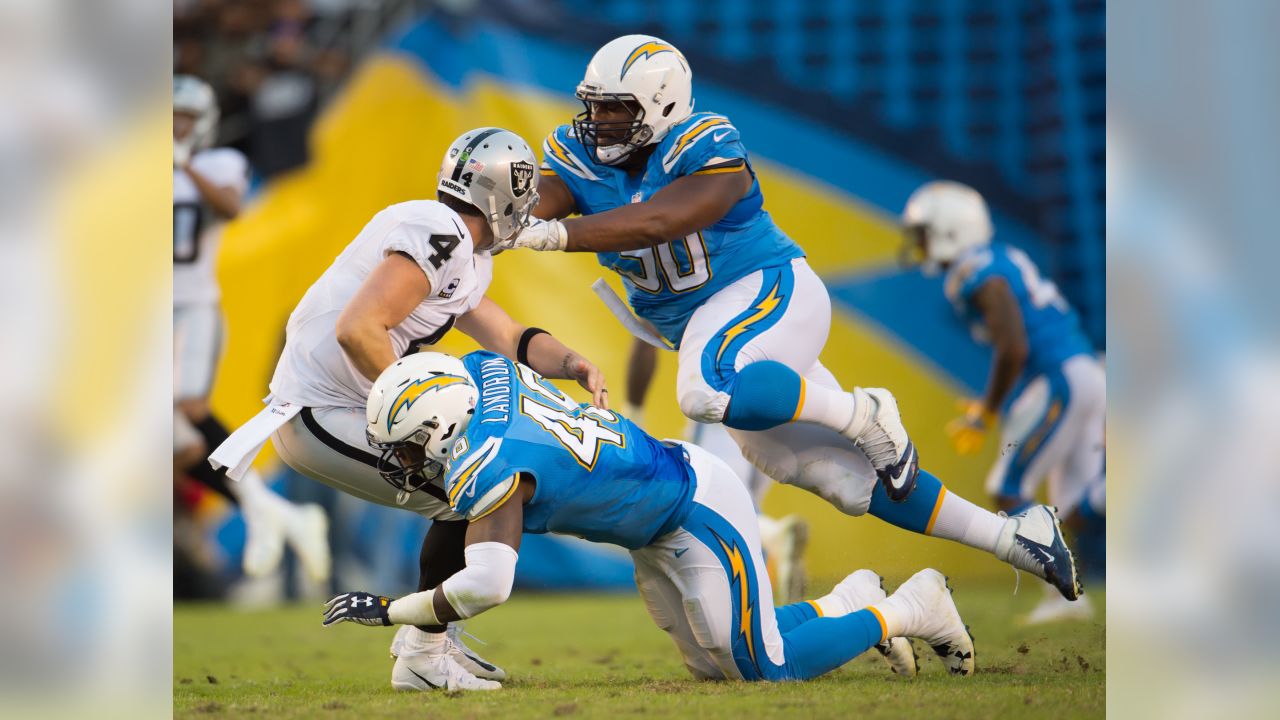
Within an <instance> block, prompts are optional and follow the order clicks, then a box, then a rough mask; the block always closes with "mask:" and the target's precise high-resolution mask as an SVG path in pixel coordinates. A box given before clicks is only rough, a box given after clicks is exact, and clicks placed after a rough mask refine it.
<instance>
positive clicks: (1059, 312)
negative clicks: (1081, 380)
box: [945, 243, 1093, 383]
mask: <svg viewBox="0 0 1280 720" xmlns="http://www.w3.org/2000/svg"><path fill="white" fill-rule="evenodd" d="M997 277H998V278H1004V280H1005V282H1007V283H1008V284H1009V289H1010V290H1011V291H1012V292H1013V296H1014V298H1016V299H1017V301H1018V309H1019V310H1020V311H1021V312H1022V323H1023V326H1024V327H1025V328H1026V332H1027V347H1028V350H1029V355H1028V356H1027V364H1026V367H1025V368H1024V370H1023V373H1022V377H1021V378H1020V379H1019V381H1020V382H1021V383H1025V382H1026V381H1027V380H1029V379H1031V378H1032V377H1035V376H1036V375H1040V374H1043V373H1045V372H1048V371H1050V370H1052V369H1054V368H1056V367H1057V366H1058V365H1061V364H1062V362H1063V361H1065V360H1066V359H1067V358H1070V357H1074V356H1076V355H1080V354H1084V353H1091V352H1093V348H1092V347H1090V345H1089V340H1088V339H1087V338H1085V336H1084V333H1083V332H1082V331H1081V330H1080V319H1079V318H1078V317H1077V316H1076V312H1075V310H1072V309H1071V306H1070V305H1068V304H1067V301H1066V300H1065V299H1064V298H1063V297H1062V295H1061V293H1059V292H1058V287H1057V286H1056V285H1054V284H1053V282H1052V281H1051V280H1046V279H1045V278H1042V277H1041V276H1040V272H1039V271H1038V270H1037V269H1036V266H1035V265H1034V264H1033V263H1032V262H1031V259H1030V258H1028V257H1027V256H1026V254H1025V253H1023V252H1022V251H1021V250H1019V249H1017V248H1015V247H1011V246H1009V245H1006V244H1004V243H992V244H991V245H990V246H987V247H978V248H973V249H970V250H969V251H967V252H965V253H964V254H962V255H961V256H960V257H959V258H957V260H956V262H955V263H954V264H953V265H952V266H951V269H950V270H948V271H947V276H946V282H945V289H946V293H947V299H948V300H950V301H951V305H952V307H954V308H955V311H956V313H957V314H958V315H959V316H960V318H961V319H963V320H964V321H965V322H967V323H968V324H969V329H970V332H971V333H972V334H973V337H974V339H976V340H978V341H979V342H982V343H986V342H989V336H988V333H987V328H986V326H985V324H984V323H983V319H982V313H981V311H980V310H979V309H978V308H977V307H976V306H975V305H974V303H973V302H972V298H973V295H974V293H975V292H977V290H978V288H979V287H981V286H982V285H983V284H984V283H986V282H987V281H988V280H991V279H992V278H997Z"/></svg>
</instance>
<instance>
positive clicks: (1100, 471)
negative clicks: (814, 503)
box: [903, 181, 1107, 622]
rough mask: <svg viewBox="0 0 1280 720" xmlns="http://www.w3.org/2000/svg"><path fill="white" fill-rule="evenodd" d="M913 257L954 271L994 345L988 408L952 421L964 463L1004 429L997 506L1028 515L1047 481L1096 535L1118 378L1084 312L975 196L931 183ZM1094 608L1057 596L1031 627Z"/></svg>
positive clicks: (952, 277)
mask: <svg viewBox="0 0 1280 720" xmlns="http://www.w3.org/2000/svg"><path fill="white" fill-rule="evenodd" d="M903 224H904V226H905V228H906V231H907V235H908V243H909V244H908V248H907V249H908V250H909V251H910V252H912V253H914V254H916V255H918V257H919V258H920V259H921V260H922V261H923V269H924V271H925V272H926V274H936V273H937V272H939V271H944V272H945V273H946V276H945V283H944V290H945V292H946V295H947V299H948V300H949V301H950V302H951V305H952V307H954V308H955V311H956V315H957V317H958V318H959V319H960V320H961V321H962V322H964V323H965V324H967V325H968V326H969V328H970V332H971V333H972V335H973V337H974V338H975V339H976V340H978V341H979V342H983V343H988V344H990V345H991V346H992V348H993V358H992V363H991V372H990V375H989V378H988V380H987V387H986V391H985V393H984V394H983V397H982V398H981V399H980V400H975V401H972V402H969V403H968V404H967V412H966V413H965V415H964V416H963V417H961V418H958V419H957V420H955V421H954V422H952V423H951V424H950V425H949V426H948V427H947V431H948V434H949V435H950V436H951V439H952V442H953V444H954V445H955V447H956V450H957V451H958V452H959V453H961V454H970V453H974V452H977V451H978V450H979V449H980V447H981V445H982V441H983V436H984V435H985V433H986V432H987V431H988V430H990V429H992V428H994V427H995V426H996V424H997V420H998V421H999V424H1000V425H1002V431H1001V437H1000V447H1002V448H1010V449H1011V451H1010V452H1002V453H1000V456H999V458H998V459H997V460H996V464H995V465H994V466H993V467H992V468H991V472H990V473H989V474H988V476H987V492H988V493H990V494H991V496H992V498H993V499H994V500H995V502H996V504H997V505H998V506H999V507H1000V508H1001V509H1002V510H1005V511H1007V512H1010V513H1017V512H1019V511H1021V510H1023V509H1025V508H1027V507H1028V506H1030V505H1031V504H1032V503H1033V502H1035V496H1036V492H1037V490H1038V489H1039V487H1040V485H1041V484H1042V483H1044V481H1045V479H1047V478H1049V477H1050V476H1054V477H1056V480H1055V481H1054V482H1050V483H1049V493H1048V494H1049V502H1050V503H1051V504H1053V505H1056V506H1057V508H1058V511H1059V512H1060V513H1061V514H1062V516H1063V517H1064V518H1066V519H1067V522H1068V524H1071V525H1073V526H1075V527H1077V529H1080V530H1087V529H1091V528H1099V527H1101V526H1102V524H1103V521H1104V518H1105V514H1106V470H1105V464H1106V457H1105V455H1106V449H1105V443H1104V436H1105V428H1106V411H1107V384H1106V383H1107V381H1106V373H1105V371H1104V370H1103V368H1102V364H1101V363H1099V362H1098V360H1097V359H1096V358H1095V357H1094V355H1093V348H1092V347H1091V345H1090V343H1089V340H1088V339H1087V338H1086V337H1085V336H1084V333H1083V332H1082V331H1081V329H1080V321H1079V318H1078V317H1077V316H1076V313H1075V310H1073V309H1072V308H1071V306H1070V305H1068V304H1067V301H1066V300H1065V299H1064V298H1063V297H1062V295H1061V293H1059V292H1058V288H1057V286H1056V285H1054V283H1053V282H1052V281H1050V280H1048V279H1046V278H1044V277H1042V276H1041V275H1040V272H1039V270H1037V269H1036V266H1035V265H1034V264H1032V262H1031V260H1030V259H1029V258H1028V257H1027V256H1026V254H1025V253H1023V252H1022V251H1021V250H1019V249H1018V248H1015V247H1012V246H1010V245H1007V244H1005V243H1001V242H992V236H993V235H994V228H993V227H992V224H991V215H990V213H989V212H988V211H987V205H986V202H985V201H984V200H983V199H982V196H981V195H980V194H979V193H978V192H977V191H976V190H974V189H973V188H970V187H968V186H966V185H962V184H960V183H956V182H950V181H937V182H931V183H928V184H926V185H924V186H922V187H921V188H920V189H918V190H916V191H915V192H914V193H912V195H911V198H910V199H909V200H908V201H907V206H906V209H905V210H904V211H903ZM1091 615H1092V613H1091V612H1090V611H1089V606H1088V603H1071V604H1066V603H1061V602H1059V601H1058V600H1057V598H1056V597H1054V596H1052V595H1050V596H1049V597H1048V598H1046V601H1045V603H1042V605H1041V606H1040V607H1038V608H1037V609H1036V610H1035V611H1033V612H1032V615H1031V616H1030V618H1029V619H1030V620H1031V621H1033V622H1034V621H1039V620H1044V621H1047V620H1053V619H1059V618H1066V617H1075V618H1080V617H1089V616H1091Z"/></svg>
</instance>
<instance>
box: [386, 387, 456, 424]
mask: <svg viewBox="0 0 1280 720" xmlns="http://www.w3.org/2000/svg"><path fill="white" fill-rule="evenodd" d="M468 382H470V381H469V380H467V379H466V378H464V377H462V376H461V375H432V376H431V377H429V378H426V379H425V380H414V381H413V382H411V383H409V384H408V385H406V386H405V388H404V389H403V390H401V391H400V394H399V395H397V396H396V399H395V400H393V401H391V412H388V413H387V431H388V432H390V431H391V427H392V426H393V425H395V424H396V423H397V422H399V420H400V416H401V415H402V414H404V413H405V412H407V411H408V410H409V408H410V407H412V406H413V404H414V403H415V402H417V400H418V398H420V397H422V394H423V393H425V392H427V391H428V390H439V389H440V388H445V387H449V386H450V385H458V384H464V385H465V384H467V383H468Z"/></svg>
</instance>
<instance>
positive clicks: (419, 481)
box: [366, 420, 444, 505]
mask: <svg viewBox="0 0 1280 720" xmlns="http://www.w3.org/2000/svg"><path fill="white" fill-rule="evenodd" d="M439 429H440V424H439V423H438V422H436V421H435V420H428V421H427V422H425V423H424V424H423V426H422V427H419V428H418V429H417V430H415V431H414V432H413V433H412V434H411V435H409V436H408V437H406V438H405V439H403V440H400V441H397V442H389V443H379V442H376V441H375V440H374V439H373V436H372V435H368V433H366V435H367V439H368V441H369V444H370V445H371V446H373V447H375V448H377V449H379V450H381V451H382V454H381V455H380V456H379V457H378V473H379V474H381V475H382V479H383V480H386V481H387V482H388V483H389V484H390V485H391V487H393V488H395V489H396V490H397V491H398V492H397V493H396V504H397V505H404V504H405V503H407V502H409V495H410V494H411V493H414V492H417V491H418V490H421V489H422V488H423V487H425V486H426V485H427V484H428V483H430V482H432V481H433V480H435V479H437V478H439V477H440V473H441V472H443V471H444V464H443V463H441V462H440V461H439V460H436V459H435V458H432V457H430V456H429V455H428V453H427V449H426V445H427V443H428V442H430V440H431V436H432V434H433V433H434V432H435V431H437V430H439Z"/></svg>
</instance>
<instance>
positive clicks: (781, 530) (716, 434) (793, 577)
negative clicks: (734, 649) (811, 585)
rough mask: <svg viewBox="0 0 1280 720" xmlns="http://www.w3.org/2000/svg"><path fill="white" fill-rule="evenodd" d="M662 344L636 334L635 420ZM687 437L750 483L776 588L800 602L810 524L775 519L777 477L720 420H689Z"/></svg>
mask: <svg viewBox="0 0 1280 720" xmlns="http://www.w3.org/2000/svg"><path fill="white" fill-rule="evenodd" d="M657 363H658V349H657V348H655V347H653V346H652V345H650V344H648V343H646V342H644V341H643V340H641V339H639V338H636V339H635V341H634V342H633V343H632V345H631V356H630V358H629V359H628V361H627V406H626V410H625V413H626V415H627V417H628V418H630V419H631V421H632V422H633V423H635V424H636V425H639V426H640V427H644V401H645V396H646V395H647V394H648V392H649V386H650V385H651V384H652V382H653V373H654V370H655V369H656V368H657ZM685 440H687V441H689V442H691V443H693V444H694V445H697V446H698V447H700V448H702V449H703V450H706V451H707V452H709V453H711V454H712V455H715V456H716V457H718V458H720V459H721V460H723V461H724V462H725V464H726V465H728V466H729V468H730V469H731V470H733V474H734V475H736V476H738V477H740V478H742V480H743V482H744V483H746V487H747V492H748V493H749V494H750V495H751V504H752V505H753V506H755V509H756V519H757V520H758V521H759V523H760V544H761V547H763V549H764V553H765V562H766V563H767V564H768V566H769V577H770V578H771V579H772V580H773V582H774V588H773V589H774V593H775V594H776V595H777V596H778V598H780V599H781V600H782V602H784V603H793V602H799V601H800V599H801V598H803V597H804V593H805V588H806V584H807V581H808V576H807V573H806V572H805V566H804V551H805V547H806V546H807V545H808V543H809V524H808V523H807V522H805V521H804V518H801V517H800V516H799V515H795V514H791V515H787V516H786V517H782V518H774V517H770V516H769V515H766V514H764V510H763V509H762V508H763V507H764V506H763V504H762V503H763V502H764V495H765V493H767V492H769V487H770V486H771V485H772V484H773V481H772V480H771V479H770V478H769V476H767V475H765V474H764V473H762V472H760V470H759V469H758V468H756V466H755V465H752V464H751V461H750V460H747V459H746V458H745V457H743V455H742V450H741V449H739V448H738V443H736V442H734V440H733V437H732V436H730V435H729V431H728V430H727V429H725V426H724V425H722V424H720V423H712V424H706V423H699V422H693V421H690V422H689V425H688V427H687V428H686V429H685Z"/></svg>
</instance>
